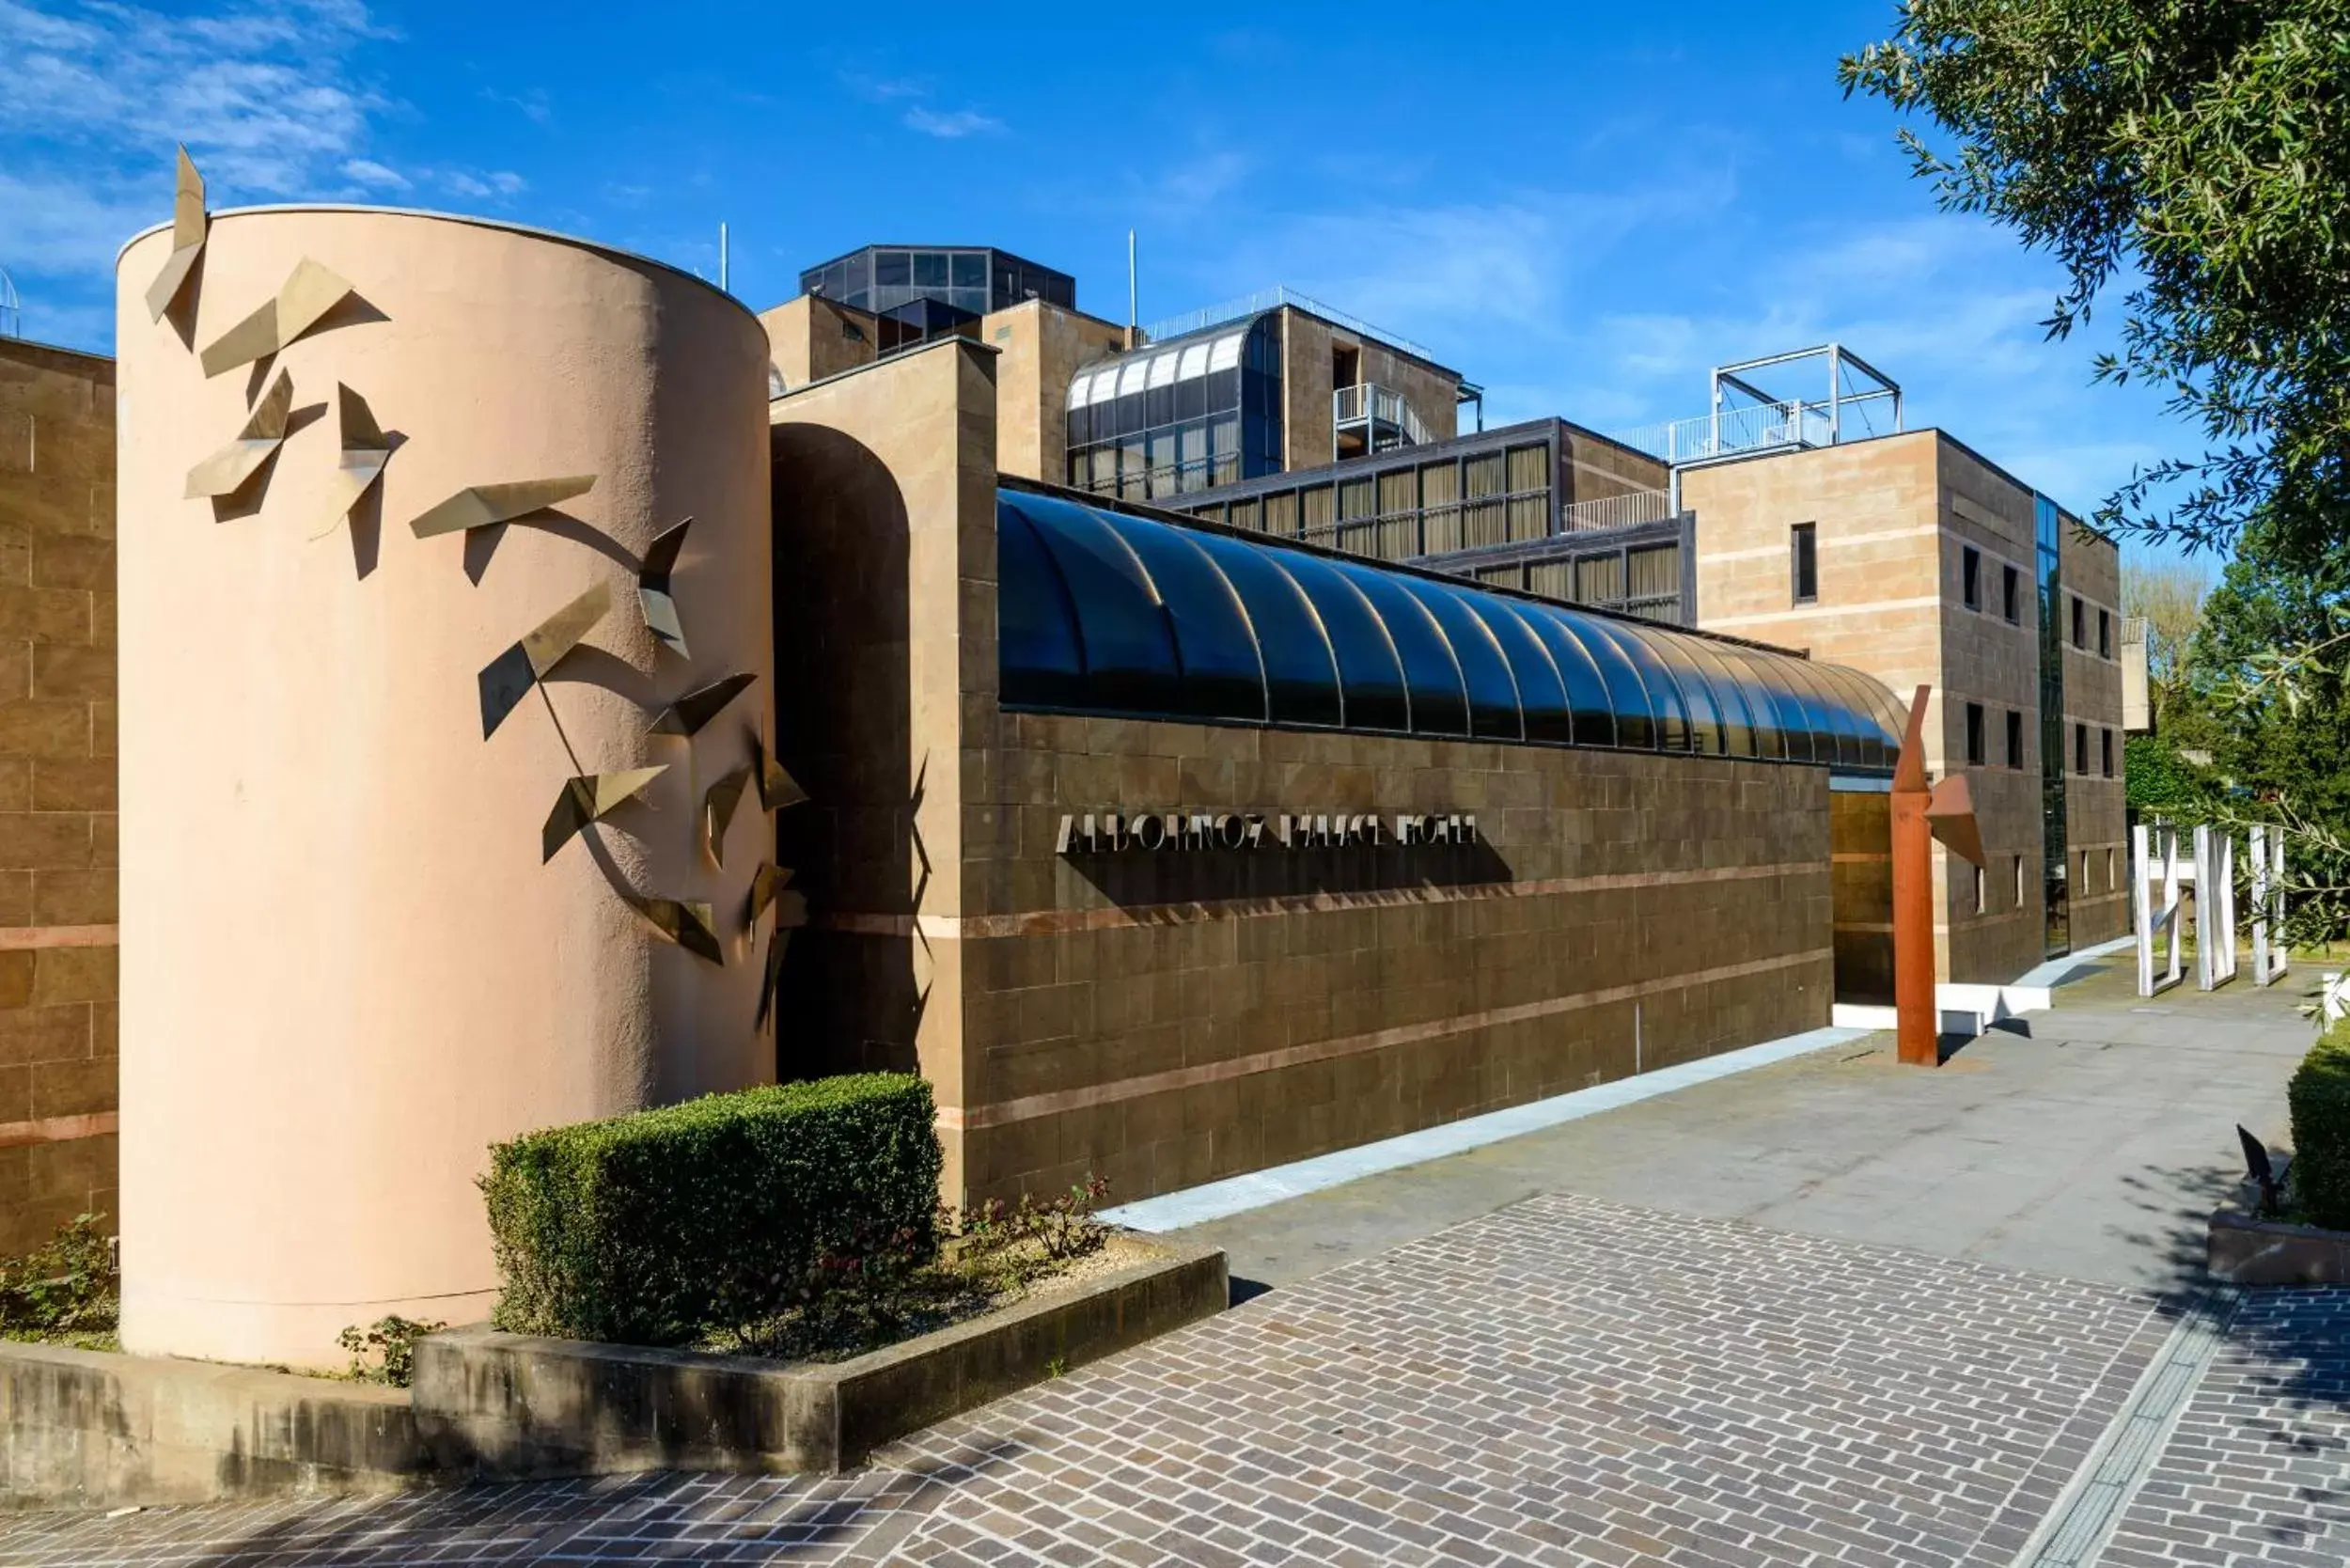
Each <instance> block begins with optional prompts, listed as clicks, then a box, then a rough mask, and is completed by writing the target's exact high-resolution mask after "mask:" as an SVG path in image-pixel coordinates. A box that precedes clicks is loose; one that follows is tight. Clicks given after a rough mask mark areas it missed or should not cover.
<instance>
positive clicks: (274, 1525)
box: [16, 1438, 1026, 1568]
mask: <svg viewBox="0 0 2350 1568" xmlns="http://www.w3.org/2000/svg"><path fill="white" fill-rule="evenodd" d="M1025 1449H1026V1444H1025V1443H1023V1442H1021V1441H1020V1440H1018V1439H1016V1438H990V1439H987V1440H984V1441H978V1440H975V1441H972V1442H969V1443H966V1444H964V1445H961V1446H959V1447H957V1448H956V1449H955V1450H953V1452H952V1454H951V1456H950V1457H948V1458H945V1459H934V1460H929V1461H925V1462H921V1463H917V1464H910V1465H904V1466H892V1467H889V1468H887V1469H881V1470H871V1471H866V1472H861V1473H860V1472H852V1473H850V1474H848V1475H841V1476H827V1475H813V1474H811V1475H796V1476H751V1475H713V1474H686V1473H682V1472H677V1471H655V1472H650V1473H647V1474H641V1475H629V1476H595V1477H586V1478H580V1479H574V1480H568V1481H537V1482H502V1483H494V1484H472V1485H462V1486H450V1487H442V1488H433V1489H428V1490H422V1491H416V1492H408V1493H400V1494H396V1495H393V1496H389V1497H350V1498H320V1497H291V1498H285V1499H282V1500H273V1501H271V1502H267V1503H245V1504H234V1503H231V1504H200V1505H196V1506H193V1507H188V1508H166V1509H148V1510H145V1511H143V1512H142V1513H139V1514H137V1515H135V1516H132V1517H126V1518H123V1519H119V1520H116V1519H106V1518H100V1517H93V1516H92V1515H90V1514H86V1513H83V1514H69V1515H56V1516H53V1518H54V1520H55V1528H54V1529H51V1530H48V1531H40V1532H38V1533H33V1532H28V1534H27V1535H26V1536H24V1537H20V1538H19V1539H18V1541H17V1543H16V1544H17V1545H19V1546H20V1547H24V1546H31V1547H34V1548H36V1549H40V1548H46V1549H47V1551H50V1552H59V1551H71V1550H74V1549H75V1547H76V1544H77V1542H78V1544H79V1547H80V1548H82V1549H83V1550H82V1551H81V1552H80V1553H77V1555H76V1556H75V1557H74V1558H73V1559H71V1560H109V1561H111V1560H118V1558H124V1559H132V1558H135V1545H134V1544H135V1543H138V1542H140V1541H141V1539H142V1538H146V1539H147V1540H148V1541H149V1542H151V1544H154V1545H156V1546H161V1545H163V1544H164V1539H167V1540H168V1542H169V1550H168V1555H169V1560H170V1561H172V1562H173V1563H175V1564H180V1565H182V1568H260V1565H264V1564H266V1565H268V1568H308V1565H313V1564H318V1565H323V1564H329V1563H333V1564H345V1563H362V1562H365V1563H385V1564H391V1563H409V1562H418V1563H421V1562H439V1561H443V1560H450V1559H451V1558H452V1557H453V1556H454V1557H457V1558H461V1559H462V1560H473V1556H474V1554H475V1553H481V1554H483V1555H485V1556H487V1557H489V1558H490V1559H493V1560H499V1561H508V1560H511V1561H531V1562H536V1561H540V1560H544V1558H545V1557H547V1556H548V1555H550V1554H552V1555H555V1556H559V1557H561V1558H564V1559H565V1560H570V1559H572V1558H574V1557H577V1558H582V1559H602V1558H605V1557H619V1558H626V1559H631V1560H635V1559H640V1558H651V1559H657V1560H665V1561H666V1560H685V1561H704V1560H726V1561H733V1560H738V1558H740V1557H742V1556H743V1554H744V1553H745V1552H746V1551H750V1550H752V1549H754V1548H758V1547H761V1546H772V1547H774V1548H776V1549H778V1550H785V1551H787V1553H788V1555H790V1556H791V1560H794V1561H799V1560H824V1561H830V1560H833V1554H834V1553H835V1552H839V1553H852V1552H854V1553H855V1554H856V1556H857V1559H858V1560H869V1558H868V1555H867V1554H869V1553H873V1554H885V1553H886V1552H887V1551H888V1550H889V1549H890V1548H892V1547H894V1546H895V1544H897V1543H898V1542H899V1541H900V1540H901V1539H902V1538H903V1537H904V1536H906V1535H907V1534H910V1533H911V1532H912V1531H913V1530H914V1529H917V1527H918V1526H919V1525H920V1524H921V1523H922V1521H923V1520H924V1519H925V1518H927V1517H928V1516H929V1515H930V1513H931V1512H932V1510H933V1509H935V1508H936V1507H937V1506H938V1505H939V1504H940V1503H941V1502H942V1501H943V1500H944V1499H945V1498H946V1497H948V1494H949V1493H950V1492H951V1491H952V1490H953V1489H955V1488H957V1487H960V1486H963V1485H964V1484H967V1483H968V1482H970V1481H972V1480H973V1479H975V1478H976V1477H978V1476H980V1475H984V1474H987V1473H989V1472H991V1471H994V1470H997V1469H1000V1468H1001V1467H1003V1466H1006V1465H1007V1464H1010V1463H1012V1462H1014V1461H1015V1460H1016V1459H1017V1456H1018V1454H1019V1453H1020V1452H1021V1451H1023V1450H1025ZM233 1513H255V1514H259V1515H262V1517H260V1518H258V1519H256V1520H255V1521H253V1523H252V1524H250V1525H249V1526H245V1527H243V1528H242V1529H240V1528H239V1521H237V1520H235V1519H234V1518H233V1517H228V1518H218V1519H217V1524H216V1526H215V1527H214V1528H213V1529H207V1528H206V1525H207V1520H206V1517H205V1516H206V1515H207V1514H213V1515H215V1517H216V1518H217V1516H218V1515H220V1514H233ZM150 1532H153V1534H152V1535H150ZM44 1535H45V1536H46V1539H45V1540H44V1539H42V1537H43V1536H44ZM157 1537H161V1538H163V1539H156V1538H157ZM56 1560H60V1561H62V1560H69V1559H66V1558H58V1559H56ZM159 1560H160V1559H159ZM760 1560H764V1559H760ZM870 1560H880V1557H879V1556H874V1557H871V1558H870Z"/></svg>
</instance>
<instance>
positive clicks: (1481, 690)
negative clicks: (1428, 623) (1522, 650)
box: [1387, 574, 1526, 741]
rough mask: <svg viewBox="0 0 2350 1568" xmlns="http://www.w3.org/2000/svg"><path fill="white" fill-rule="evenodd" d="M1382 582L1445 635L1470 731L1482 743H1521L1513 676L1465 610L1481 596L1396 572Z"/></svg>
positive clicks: (1490, 636) (1481, 627)
mask: <svg viewBox="0 0 2350 1568" xmlns="http://www.w3.org/2000/svg"><path fill="white" fill-rule="evenodd" d="M1387 581H1389V582H1391V583H1393V584H1395V586H1396V587H1398V588H1402V589H1403V590H1404V591H1405V592H1406V593H1409V594H1410V595H1411V596H1412V597H1413V598H1415V599H1417V600H1418V601H1419V602H1420V604H1422V605H1423V606H1425V607H1426V608H1427V611H1428V613H1429V615H1430V616H1432V617H1434V619H1435V622H1436V628H1437V630H1438V631H1440V632H1442V633H1443V634H1444V639H1445V641H1446V643H1447V644H1448V645H1449V647H1450V648H1451V650H1452V659H1453V662H1454V663H1455V664H1457V665H1458V666H1460V669H1461V683H1462V684H1463V685H1464V686H1465V687H1466V688H1467V691H1468V705H1469V713H1468V716H1469V733H1470V734H1472V735H1475V736H1477V737H1478V738H1480V739H1485V738H1488V737H1490V738H1492V739H1495V740H1504V741H1522V740H1524V739H1525V738H1526V721H1525V719H1524V718H1523V717H1522V716H1521V715H1520V713H1519V712H1518V683H1517V680H1516V677H1514V676H1513V675H1512V674H1511V671H1510V660H1509V658H1508V657H1507V656H1506V655H1505V654H1504V653H1503V652H1502V650H1501V644H1500V643H1499V642H1497V641H1496V640H1495V637H1494V635H1493V632H1492V630H1491V629H1490V628H1489V627H1487V626H1486V624H1485V623H1484V621H1482V620H1481V619H1479V618H1478V616H1477V613H1476V612H1475V611H1474V610H1472V609H1470V608H1469V605H1470V604H1471V603H1472V602H1473V600H1474V599H1478V598H1483V597H1484V596H1483V595H1472V594H1470V593H1468V592H1466V591H1465V590H1461V589H1456V588H1449V587H1447V586H1446V585H1444V584H1442V583H1432V582H1430V581H1429V580H1428V579H1426V578H1424V577H1406V576H1402V575H1400V574H1399V575H1397V576H1394V577H1390V578H1388V579H1387ZM1485 602H1486V603H1488V604H1491V603H1493V601H1492V600H1490V599H1487V600H1486V601H1485ZM1414 713H1415V714H1417V713H1418V709H1417V708H1415V709H1414Z"/></svg>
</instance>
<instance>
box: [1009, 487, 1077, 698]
mask: <svg viewBox="0 0 2350 1568" xmlns="http://www.w3.org/2000/svg"><path fill="white" fill-rule="evenodd" d="M995 539H996V544H995V559H996V572H997V577H998V581H999V583H1000V588H999V591H998V593H997V595H996V602H995V626H996V636H997V637H998V638H999V639H1001V640H1000V651H999V652H998V654H997V658H998V660H999V662H1000V663H1001V665H1002V671H1001V679H1002V688H1001V699H1002V700H1003V701H1005V702H1009V703H1014V704H1017V705H1019V706H1022V707H1030V708H1081V707H1083V706H1085V702H1086V695H1087V689H1086V679H1085V673H1086V671H1085V650H1084V648H1083V647H1081V646H1080V645H1079V643H1078V641H1077V612H1076V607H1075V606H1074V605H1073V604H1070V602H1069V592H1068V589H1067V588H1065V587H1064V586H1063V585H1062V583H1061V579H1060V573H1059V572H1058V571H1057V570H1055V568H1054V566H1053V561H1052V557H1050V556H1048V555H1046V554H1045V553H1044V544H1043V541H1041V540H1039V539H1038V538H1037V537H1036V530H1035V529H1033V528H1031V527H1030V526H1029V525H1028V522H1027V519H1026V518H1024V517H1022V516H1021V515H1020V512H1019V510H1017V509H1016V508H1014V507H1011V506H1010V505H1008V504H1006V503H1005V502H1004V501H1003V500H1001V499H1000V498H999V499H998V500H997V502H996V505H995Z"/></svg>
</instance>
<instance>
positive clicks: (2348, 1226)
mask: <svg viewBox="0 0 2350 1568" xmlns="http://www.w3.org/2000/svg"><path fill="white" fill-rule="evenodd" d="M2285 1099H2286V1102H2287V1103H2288V1104H2289V1105H2291V1106H2292V1107H2293V1174H2292V1187H2293V1196H2294V1200H2295V1203H2296V1204H2297V1205H2298V1206H2299V1208H2300V1211H2301V1217H2302V1218H2303V1219H2306V1220H2307V1221H2309V1222H2310V1223H2311V1225H2323V1226H2326V1228H2328V1229H2329V1230H2335V1231H2350V1022H2345V1023H2341V1024H2336V1025H2335V1026H2334V1027H2332V1028H2331V1029H2328V1030H2327V1031H2326V1034H2325V1035H2324V1036H2323V1037H2322V1038H2320V1039H2319V1041H2318V1043H2316V1045H2314V1046H2313V1047H2311V1051H2310V1054H2309V1055H2308V1056H2306V1057H2304V1058H2301V1065H2300V1067H2299V1068H2297V1069H2295V1072H2294V1074H2293V1082H2292V1083H2291V1085H2289V1086H2288V1087H2287V1089H2286V1090H2285Z"/></svg>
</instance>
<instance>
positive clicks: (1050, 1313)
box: [414, 1246, 1230, 1476]
mask: <svg viewBox="0 0 2350 1568" xmlns="http://www.w3.org/2000/svg"><path fill="white" fill-rule="evenodd" d="M1159 1250H1161V1251H1162V1253H1163V1256H1162V1257H1160V1258H1157V1259H1153V1260H1151V1261H1149V1262H1141V1263H1136V1264H1133V1265H1130V1266H1128V1267H1126V1268H1122V1269H1119V1270H1117V1271H1116V1272H1114V1273H1110V1274H1105V1275H1102V1276H1100V1277H1098V1278H1093V1279H1088V1280H1083V1281H1080V1282H1077V1283H1074V1284H1071V1285H1068V1286H1065V1287H1063V1288H1061V1289H1059V1290H1058V1291H1047V1292H1044V1293H1042V1294H1039V1295H1036V1296H1033V1297H1031V1298H1030V1299H1028V1300H1026V1301H1023V1302H1020V1303H1018V1304H1016V1305H1014V1306H1011V1307H1009V1308H1006V1309H1004V1310H1002V1311H999V1312H994V1313H990V1314H989V1315H988V1316H986V1317H981V1318H973V1319H971V1320H970V1321H969V1322H967V1323H959V1324H956V1325H952V1326H950V1327H947V1328H942V1329H940V1330H938V1331H937V1332H936V1333H934V1334H926V1335H924V1336H922V1337H921V1338H920V1339H917V1340H908V1341H905V1342H904V1343H903V1344H897V1345H891V1346H889V1347H888V1348H886V1349H885V1350H877V1351H874V1352H873V1353H872V1354H871V1355H870V1356H858V1357H857V1358H856V1359H854V1360H853V1361H839V1362H834V1363H831V1364H828V1365H798V1366H787V1365H782V1364H779V1363H777V1362H774V1361H762V1360H758V1359H755V1358H753V1357H749V1356H705V1355H701V1354H698V1353H697V1352H693V1351H678V1350H640V1349H635V1348H633V1347H630V1346H626V1345H603V1344H588V1343H585V1342H583V1341H577V1340H540V1339H532V1338H528V1337H526V1336H524V1335H520V1334H501V1333H499V1332H497V1331H496V1330H495V1329H492V1328H466V1329H460V1330H457V1331H455V1332H453V1333H447V1334H435V1335H433V1336H432V1337H431V1339H428V1340H426V1341H423V1342H422V1343H420V1344H419V1345H418V1346H417V1347H416V1382H415V1390H414V1392H415V1403H416V1410H417V1413H418V1415H419V1416H420V1417H426V1416H429V1417H430V1418H431V1419H432V1420H433V1421H434V1422H435V1423H436V1425H438V1426H440V1427H441V1428H443V1429H445V1430H446V1431H448V1432H451V1433H453V1434H455V1435H458V1436H459V1437H461V1438H462V1440H463V1442H464V1444H465V1445H466V1447H467V1448H468V1449H470V1450H472V1451H473V1452H475V1453H477V1454H478V1455H479V1456H480V1458H481V1461H482V1463H483V1464H484V1465H486V1466H488V1467H489V1468H490V1469H492V1470H493V1471H494V1472H495V1473H496V1474H498V1475H501V1476H556V1475H603V1474H609V1473H613V1472H617V1471H625V1470H664V1469H684V1470H749V1471H791V1470H838V1469H843V1468H846V1467H848V1466H853V1465H856V1464H859V1463H861V1462H862V1461H863V1460H864V1458H865V1456H866V1455H867V1454H868V1453H870V1451H871V1450H873V1449H874V1448H875V1447H876V1446H878V1445H880V1444H882V1443H885V1442H887V1441H888V1440H889V1439H890V1438H892V1437H896V1436H899V1435H902V1434H904V1433H908V1432H912V1431H914V1430H916V1429H917V1428H918V1427H923V1426H928V1425H929V1424H930V1423H931V1422H932V1421H935V1420H941V1419H945V1418H947V1417H948V1416H951V1415H955V1414H957V1413H958V1412H961V1411H964V1410H968V1409H970V1408H971V1407H972V1406H974V1405H978V1404H984V1403H987V1402H988V1401H989V1400H992V1399H995V1398H998V1397H999V1396H1001V1395H1004V1394H1008V1393H1011V1392H1012V1391H1013V1390H1014V1389H1018V1388H1026V1387H1028V1386H1029V1385H1030V1384H1033V1383H1038V1382H1041V1381H1042V1380H1043V1379H1044V1378H1046V1377H1048V1376H1050V1375H1052V1374H1053V1372H1055V1371H1056V1370H1060V1371H1065V1370H1067V1369H1068V1368H1071V1367H1074V1366H1078V1365H1081V1364H1082V1363H1084V1362H1087V1361H1091V1360H1094V1359H1096V1358H1098V1357H1100V1356H1107V1355H1109V1354H1110V1353H1111V1352H1113V1351H1118V1350H1123V1349H1125V1348H1126V1347H1127V1346H1129V1345H1134V1344H1139V1343H1141V1342H1142V1341H1145V1340H1148V1339H1151V1338H1152V1337H1154V1336H1156V1335H1159V1334H1164V1333H1166V1332H1167V1330H1168V1329H1170V1328H1179V1327H1181V1326H1182V1325H1184V1324H1187V1323H1192V1322H1195V1321H1197V1320H1198V1319H1200V1318H1203V1317H1207V1316H1210V1315H1212V1314H1214V1313H1215V1312H1218V1311H1221V1310H1222V1309H1223V1308H1224V1305H1225V1301H1226V1299H1227V1296H1228V1293H1229V1291H1230V1285H1229V1284H1228V1282H1227V1280H1226V1278H1225V1267H1224V1254H1223V1253H1222V1252H1220V1251H1217V1250H1215V1249H1214V1248H1213V1247H1173V1246H1166V1247H1161V1248H1160V1249H1159Z"/></svg>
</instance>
